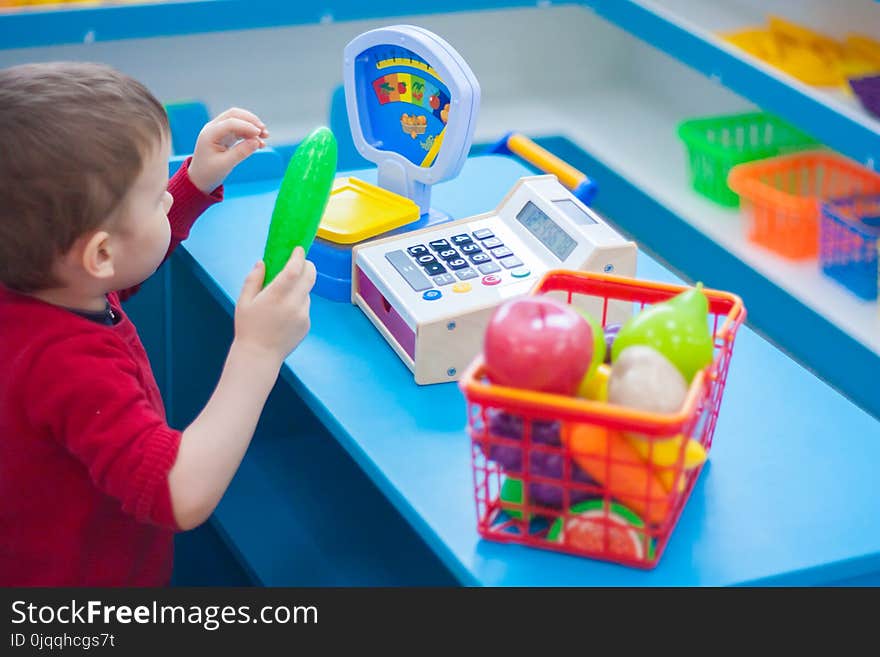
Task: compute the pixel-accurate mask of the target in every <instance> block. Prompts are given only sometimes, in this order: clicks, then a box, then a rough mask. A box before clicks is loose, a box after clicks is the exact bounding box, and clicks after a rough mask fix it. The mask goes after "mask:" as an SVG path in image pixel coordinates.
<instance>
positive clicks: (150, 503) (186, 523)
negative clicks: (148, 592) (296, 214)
mask: <svg viewBox="0 0 880 657" xmlns="http://www.w3.org/2000/svg"><path fill="white" fill-rule="evenodd" d="M264 273H265V269H264V266H263V264H262V263H259V264H258V265H257V266H255V267H254V270H253V271H252V272H251V273H250V275H249V276H248V278H247V280H246V281H245V285H244V288H243V290H242V293H241V297H240V298H239V300H238V305H237V306H236V309H235V339H234V341H233V344H232V347H231V348H230V350H229V356H228V358H227V360H226V366H225V367H224V369H223V373H222V375H221V377H220V382H219V383H218V384H217V388H216V390H215V391H214V394H213V396H212V397H211V399H210V400H209V402H208V404H207V405H206V406H205V409H204V410H203V411H202V413H201V414H200V415H199V416H198V417H197V418H196V419H195V420H194V421H193V423H192V424H191V425H190V426H189V427H188V428H187V429H186V430H185V431H183V432H182V433H181V432H180V431H176V430H174V429H172V428H171V427H169V426H168V424H167V423H166V421H165V417H164V415H163V414H162V412H161V410H157V409H156V404H155V400H153V399H151V398H150V396H149V395H150V393H149V391H148V389H147V388H146V387H145V385H144V382H143V378H142V377H143V372H142V371H141V370H140V369H139V368H138V367H137V365H136V363H135V361H134V359H133V358H132V356H131V353H130V352H129V350H128V349H127V348H126V346H125V345H124V344H123V343H122V341H121V340H119V339H118V338H117V337H116V336H115V335H114V333H113V332H112V331H88V332H85V331H84V332H82V333H80V334H77V335H74V336H66V337H65V338H64V339H63V340H59V341H56V342H53V343H52V344H46V345H39V346H38V347H35V350H34V354H33V355H32V356H30V355H29V356H28V357H32V358H33V362H32V366H31V367H30V368H29V373H30V374H29V377H28V380H27V381H26V382H25V384H24V385H23V386H22V388H21V393H20V394H21V400H22V401H21V403H22V404H24V405H25V407H26V408H27V412H28V417H29V420H30V422H31V424H32V425H33V426H34V427H35V428H36V429H37V430H39V431H41V432H42V433H43V435H45V436H46V437H47V438H51V439H54V440H56V441H57V442H58V443H60V444H61V445H63V447H64V448H65V449H66V450H67V451H68V452H69V453H70V454H72V455H73V456H74V457H76V458H77V459H78V460H79V461H80V462H81V463H82V464H83V465H84V467H85V468H87V470H88V473H89V477H90V478H91V480H92V482H93V483H94V484H95V486H96V487H97V488H98V489H100V490H101V491H103V492H104V493H106V494H107V495H109V496H111V497H113V498H115V499H117V500H119V502H120V505H121V507H122V509H123V510H124V511H125V512H126V513H129V514H131V515H132V516H133V517H135V518H137V519H138V520H140V521H141V522H147V523H151V524H154V525H159V526H163V527H168V528H171V529H190V528H192V527H195V526H197V525H198V524H200V523H201V522H202V521H204V520H205V519H206V518H207V517H208V516H209V515H210V514H211V512H212V511H213V509H214V507H215V506H216V505H217V502H219V500H220V498H221V497H222V495H223V493H224V491H225V490H226V487H227V486H228V485H229V482H230V481H231V479H232V476H233V474H234V473H235V470H236V469H237V468H238V464H239V463H240V462H241V458H242V456H243V455H244V452H245V450H246V449H247V446H248V444H249V442H250V440H251V437H252V435H253V432H254V428H255V427H256V424H257V419H258V418H259V416H260V413H261V411H262V409H263V405H264V403H265V401H266V398H267V397H268V395H269V391H270V390H271V388H272V386H273V384H274V383H275V379H276V378H277V375H278V371H279V369H280V367H281V363H282V362H283V361H284V358H285V357H286V356H287V354H289V353H290V352H291V351H292V350H293V349H294V348H295V347H296V345H297V344H299V342H300V341H301V340H302V339H303V337H304V336H305V334H306V333H307V332H308V329H309V296H308V294H309V290H310V289H311V287H312V285H313V284H314V282H315V268H314V266H313V265H312V264H311V263H310V262H307V261H305V258H304V254H303V251H302V249H301V248H298V249H297V250H296V251H294V254H293V255H292V256H291V258H290V261H289V262H288V264H287V266H286V267H285V269H284V270H283V271H282V272H281V273H280V274H279V275H278V276H277V277H276V278H275V280H273V281H272V283H271V284H270V285H268V286H266V288H265V289H264V290H261V289H260V288H261V286H262V283H263V277H264Z"/></svg>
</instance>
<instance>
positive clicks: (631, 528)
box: [547, 500, 654, 561]
mask: <svg viewBox="0 0 880 657" xmlns="http://www.w3.org/2000/svg"><path fill="white" fill-rule="evenodd" d="M569 513H570V514H571V515H570V516H569V517H568V518H567V519H566V518H563V517H559V518H557V519H556V520H555V521H554V523H553V525H551V527H550V531H549V532H548V533H547V540H548V541H553V542H554V543H555V542H559V543H565V544H567V545H568V546H569V547H571V548H574V549H576V550H582V551H584V552H590V553H593V554H608V555H613V556H615V557H624V558H626V559H630V560H632V561H644V560H646V559H647V560H648V561H650V560H652V559H653V558H654V540H653V539H652V538H650V537H649V536H648V535H647V534H646V533H645V523H644V522H642V519H641V518H639V517H638V516H637V515H636V514H635V513H633V512H632V511H630V510H629V509H628V508H626V507H625V506H623V505H622V504H618V503H617V502H609V503H608V508H607V509H606V508H605V502H604V501H603V500H587V501H586V502H580V503H579V504H575V505H574V506H572V507H571V509H570V511H569ZM606 533H607V535H608V549H607V551H606V549H605V534H606ZM646 543H647V547H648V549H647V556H646V553H645V544H646Z"/></svg>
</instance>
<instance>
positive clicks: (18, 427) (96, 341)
mask: <svg viewBox="0 0 880 657" xmlns="http://www.w3.org/2000/svg"><path fill="white" fill-rule="evenodd" d="M187 164H188V163H187ZM168 191H169V192H171V194H172V196H173V197H174V204H173V205H172V208H171V211H170V212H169V215H168V220H169V222H170V223H171V235H172V237H171V244H170V246H169V248H168V255H170V254H171V252H172V251H173V250H174V248H175V247H176V246H177V245H178V244H179V243H180V242H181V241H182V240H183V239H185V238H186V237H187V235H188V234H189V230H190V227H191V226H192V224H193V222H195V220H196V218H197V217H198V216H199V215H200V214H201V213H202V212H204V210H205V209H206V208H207V207H208V206H209V205H211V204H212V203H214V202H216V201H219V200H221V199H222V196H223V192H222V188H218V189H217V190H215V191H214V193H213V194H212V195H210V196H207V195H205V194H203V193H202V192H201V191H199V190H198V189H197V188H196V187H195V186H194V185H193V184H192V182H190V180H189V176H188V175H187V166H186V165H184V166H183V167H182V168H181V170H180V171H178V173H177V174H175V176H174V177H173V178H172V179H171V181H170V182H169V184H168ZM167 257H168V256H167V255H166V258H167ZM135 290H136V288H133V289H130V290H123V291H120V292H114V293H111V294H109V295H108V300H109V301H110V305H111V307H112V308H113V310H114V311H115V312H116V313H118V314H119V316H120V317H121V320H120V321H119V322H118V323H117V324H115V325H113V326H104V325H101V324H98V323H96V322H93V321H90V320H88V319H85V318H83V317H80V316H79V315H76V314H74V313H72V312H70V311H68V310H65V309H63V308H59V307H57V306H53V305H51V304H48V303H44V302H42V301H39V300H36V299H34V298H31V297H27V296H23V295H19V294H14V293H12V292H10V291H8V290H4V289H3V288H0V364H2V365H0V585H2V586H11V585H20V586H33V585H47V586H121V585H128V586H162V585H167V584H168V583H169V581H170V578H171V565H172V557H173V533H174V531H175V530H177V529H178V528H177V526H176V524H175V521H174V514H173V512H172V507H171V496H170V491H169V488H168V472H169V470H170V469H171V466H172V465H173V464H174V461H175V459H176V457H177V448H178V445H179V443H180V432H178V431H175V430H174V429H171V428H170V427H169V426H168V425H167V424H166V422H165V410H164V407H163V405H162V399H161V397H160V396H159V389H158V388H157V386H156V381H155V379H154V377H153V372H152V370H151V368H150V364H149V361H148V360H147V355H146V353H145V352H144V348H143V345H142V344H141V341H140V338H139V337H138V334H137V330H136V329H135V327H134V325H133V324H132V323H131V322H130V321H129V319H128V317H126V316H125V313H123V311H122V310H121V308H120V307H119V302H120V298H122V299H125V298H127V297H128V296H129V295H130V294H132V293H133V292H134V291H135Z"/></svg>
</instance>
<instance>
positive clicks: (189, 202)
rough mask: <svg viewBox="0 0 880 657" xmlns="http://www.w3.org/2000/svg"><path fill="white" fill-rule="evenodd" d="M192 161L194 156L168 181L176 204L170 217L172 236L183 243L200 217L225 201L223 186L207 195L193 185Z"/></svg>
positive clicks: (185, 161) (169, 189) (187, 159)
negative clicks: (190, 171)
mask: <svg viewBox="0 0 880 657" xmlns="http://www.w3.org/2000/svg"><path fill="white" fill-rule="evenodd" d="M191 161H192V156H189V157H188V158H186V160H184V162H183V164H181V165H180V168H179V169H178V170H177V172H176V173H175V174H174V176H172V178H171V180H169V181H168V192H169V193H170V194H171V196H173V197H174V203H173V204H172V206H171V212H170V213H169V216H168V219H169V221H170V223H171V234H172V235H173V236H174V237H175V238H177V240H178V241H181V242H182V241H183V240H185V239H186V238H187V237H189V231H190V229H191V228H192V226H193V224H194V223H195V222H196V219H198V218H199V215H201V214H202V213H203V212H204V211H205V210H207V209H208V208H209V207H211V206H212V205H214V204H215V203H219V202H220V201H222V200H223V185H220V186H219V187H217V189H215V190H214V191H212V192H211V193H210V194H205V193H204V192H203V191H202V190H200V189H199V188H198V187H196V186H195V185H194V184H193V182H192V180H190V177H189V163H190V162H191ZM175 206H176V207H175ZM175 210H177V212H175Z"/></svg>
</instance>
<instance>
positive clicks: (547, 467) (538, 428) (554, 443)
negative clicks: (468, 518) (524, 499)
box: [488, 411, 596, 508]
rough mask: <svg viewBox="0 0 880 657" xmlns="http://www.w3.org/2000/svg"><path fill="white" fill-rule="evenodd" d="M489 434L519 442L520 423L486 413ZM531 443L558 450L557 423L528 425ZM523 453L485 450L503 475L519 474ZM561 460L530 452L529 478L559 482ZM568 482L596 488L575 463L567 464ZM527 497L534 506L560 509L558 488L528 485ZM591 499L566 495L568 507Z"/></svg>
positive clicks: (506, 449)
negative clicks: (530, 431) (502, 470)
mask: <svg viewBox="0 0 880 657" xmlns="http://www.w3.org/2000/svg"><path fill="white" fill-rule="evenodd" d="M489 431H490V433H491V434H492V435H493V436H494V437H496V439H497V438H499V437H500V438H508V439H510V440H522V437H523V419H522V418H521V417H519V416H515V415H511V414H510V413H504V412H497V411H496V412H490V417H489ZM532 442H533V443H535V444H541V445H548V446H551V447H561V445H562V440H561V436H560V423H559V422H554V421H551V420H534V421H533V422H532ZM522 452H523V450H522V449H521V448H519V447H516V446H514V445H499V444H493V445H492V446H491V447H490V448H489V454H488V457H489V459H490V460H492V461H495V462H496V463H498V465H500V466H501V467H502V468H503V469H504V470H505V472H508V473H511V474H518V473H521V472H522ZM564 467H565V457H564V456H563V454H561V453H557V452H547V451H543V450H537V449H536V450H532V452H531V454H530V457H529V474H531V475H532V476H536V477H543V478H546V479H562V478H563V476H564ZM571 478H572V481H574V482H578V483H583V484H590V485H594V486H595V485H596V482H595V480H593V479H592V478H590V476H589V475H588V474H587V473H586V472H584V471H583V470H582V469H581V468H580V467H579V466H578V465H577V464H576V463H574V462H572V463H571ZM529 496H530V498H531V499H532V501H534V502H535V503H536V504H539V505H542V506H548V507H553V508H560V507H562V505H563V502H564V499H563V498H564V490H563V487H562V486H556V485H553V484H550V483H546V482H530V483H529ZM591 497H595V495H594V494H591V493H588V492H586V491H581V490H571V491H569V500H568V502H569V504H576V503H577V502H580V501H583V500H585V499H589V498H591Z"/></svg>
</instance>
